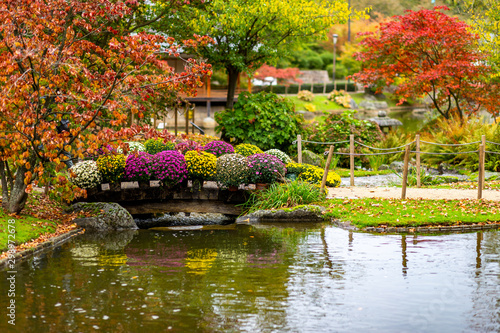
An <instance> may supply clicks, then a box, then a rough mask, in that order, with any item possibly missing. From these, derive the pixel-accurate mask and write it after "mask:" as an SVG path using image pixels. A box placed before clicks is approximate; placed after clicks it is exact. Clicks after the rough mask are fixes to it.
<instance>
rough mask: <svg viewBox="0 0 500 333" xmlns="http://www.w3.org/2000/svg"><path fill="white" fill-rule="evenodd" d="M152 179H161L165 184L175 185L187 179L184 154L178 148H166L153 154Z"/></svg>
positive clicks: (168, 185)
mask: <svg viewBox="0 0 500 333" xmlns="http://www.w3.org/2000/svg"><path fill="white" fill-rule="evenodd" d="M150 172H151V179H154V180H161V182H162V184H163V186H165V187H173V186H176V185H179V184H180V183H182V182H183V181H184V180H185V179H187V175H188V171H187V165H186V161H185V159H184V156H183V155H182V154H181V153H179V152H178V151H176V150H165V151H162V152H159V153H157V154H155V155H153V156H152V158H151V164H150Z"/></svg>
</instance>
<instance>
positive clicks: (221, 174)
mask: <svg viewBox="0 0 500 333" xmlns="http://www.w3.org/2000/svg"><path fill="white" fill-rule="evenodd" d="M216 169H217V172H216V180H217V183H218V184H219V186H220V187H222V188H228V187H230V186H239V185H241V184H245V183H247V182H248V176H249V168H248V164H247V159H246V158H245V157H244V156H243V155H240V154H226V155H223V156H221V157H219V158H218V159H217V168H216Z"/></svg>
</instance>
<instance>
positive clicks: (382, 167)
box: [378, 164, 389, 171]
mask: <svg viewBox="0 0 500 333" xmlns="http://www.w3.org/2000/svg"><path fill="white" fill-rule="evenodd" d="M378 169H379V171H383V170H389V166H388V165H387V164H382V165H381V166H379V167H378Z"/></svg>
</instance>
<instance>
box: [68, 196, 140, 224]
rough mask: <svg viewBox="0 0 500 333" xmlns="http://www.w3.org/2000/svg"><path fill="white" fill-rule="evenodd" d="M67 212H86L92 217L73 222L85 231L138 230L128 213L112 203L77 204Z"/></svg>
mask: <svg viewBox="0 0 500 333" xmlns="http://www.w3.org/2000/svg"><path fill="white" fill-rule="evenodd" d="M68 212H70V213H71V212H88V213H92V215H93V217H83V218H77V219H75V220H74V222H75V223H76V224H77V225H78V226H79V227H81V228H85V229H87V230H95V231H102V230H121V229H138V228H137V225H136V223H135V222H134V218H133V217H132V215H130V213H129V212H128V211H127V210H126V209H125V208H123V207H122V206H120V205H119V204H117V203H114V202H79V203H76V204H74V205H72V206H71V207H70V208H69V209H68Z"/></svg>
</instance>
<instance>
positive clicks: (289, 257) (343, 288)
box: [0, 224, 500, 332]
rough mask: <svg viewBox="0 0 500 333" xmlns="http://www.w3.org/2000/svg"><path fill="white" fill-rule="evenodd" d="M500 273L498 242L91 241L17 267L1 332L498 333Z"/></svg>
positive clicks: (255, 237) (198, 236) (250, 230)
mask: <svg viewBox="0 0 500 333" xmlns="http://www.w3.org/2000/svg"><path fill="white" fill-rule="evenodd" d="M499 264H500V233H499V232H497V231H488V232H478V233H467V234H445V235H418V236H413V235H375V234H368V233H353V232H351V231H346V230H342V229H339V228H336V227H333V226H330V225H324V224H315V225H308V226H307V228H305V227H298V226H297V225H287V226H280V227H273V226H271V225H262V226H243V225H238V226H235V225H231V226H225V227H221V228H215V227H207V228H203V229H192V230H181V229H176V228H173V229H163V230H151V229H150V230H138V231H132V232H122V233H115V234H111V235H104V234H97V235H96V234H84V235H81V236H78V237H76V238H74V239H73V240H72V241H70V242H68V243H65V244H63V245H62V246H60V247H58V248H56V249H55V250H53V251H51V252H48V253H46V254H44V255H42V256H40V257H37V258H36V259H32V260H30V261H29V262H23V263H21V264H20V265H18V267H17V268H16V270H17V273H15V276H16V281H15V288H16V296H15V301H16V326H15V327H12V326H11V325H9V324H8V323H7V318H6V316H5V315H4V316H2V317H3V318H2V319H1V320H0V331H1V332H94V331H95V332H98V331H102V332H164V331H172V332H498V331H499V330H500V316H499V313H500V312H499V309H500V302H499V299H500V284H499V279H500V265H499ZM0 275H1V279H0V290H2V291H3V292H2V293H1V295H0V304H2V308H3V309H5V308H6V304H8V302H9V298H8V296H7V292H6V290H8V289H9V282H8V281H7V277H9V276H10V275H8V274H7V272H2V274H0ZM2 313H4V311H2Z"/></svg>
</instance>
